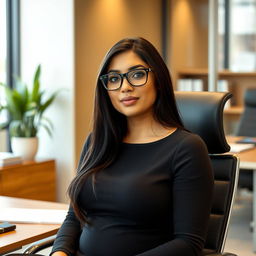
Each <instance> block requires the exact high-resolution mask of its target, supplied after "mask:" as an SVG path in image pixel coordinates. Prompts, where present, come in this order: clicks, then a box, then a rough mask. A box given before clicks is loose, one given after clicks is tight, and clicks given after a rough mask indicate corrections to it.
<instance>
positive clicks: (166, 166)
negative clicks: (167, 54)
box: [52, 38, 213, 256]
mask: <svg viewBox="0 0 256 256" xmlns="http://www.w3.org/2000/svg"><path fill="white" fill-rule="evenodd" d="M94 106H95V109H94V126H93V130H92V133H91V135H90V136H89V138H88V139H87V141H86V143H85V146H84V148H83V151H82V154H81V159H80V163H79V167H78V174H77V176H76V177H75V178H74V180H73V181H72V183H71V185H70V187H69V196H70V199H71V207H70V209H69V212H68V215H67V217H66V219H65V221H64V223H63V225H62V227H61V229H60V231H59V232H58V235H57V238H56V240H55V243H54V246H53V250H52V256H62V255H84V256H134V255H139V256H164V255H174V256H178V255H179V256H183V255H184V256H193V255H201V252H202V248H203V246H204V240H205V236H206V230H207V223H208V218H209V213H210V208H211V198H212V189H213V176H212V169H211V165H210V161H209V158H208V153H207V149H206V146H205V145H204V143H203V142H202V140H201V139H200V138H199V137H198V136H196V135H194V134H191V133H189V132H188V131H186V130H185V129H184V128H183V125H182V122H181V120H180V117H179V114H178V111H177V107H176V104H175V98H174V92H173V88H172V83H171V78H170V75H169V72H168V69H167V67H166V65H165V63H164V61H163V60H162V58H161V57H160V55H159V53H158V52H157V50H156V49H155V48H154V46H153V45H152V44H151V43H149V42H148V41H147V40H145V39H143V38H128V39H123V40H121V41H119V42H118V43H116V44H115V45H114V46H113V47H112V48H111V49H110V51H109V52H108V54H107V55H106V57H105V60H104V61H103V65H102V67H101V69H100V72H99V76H98V83H97V87H96V96H95V105H94Z"/></svg>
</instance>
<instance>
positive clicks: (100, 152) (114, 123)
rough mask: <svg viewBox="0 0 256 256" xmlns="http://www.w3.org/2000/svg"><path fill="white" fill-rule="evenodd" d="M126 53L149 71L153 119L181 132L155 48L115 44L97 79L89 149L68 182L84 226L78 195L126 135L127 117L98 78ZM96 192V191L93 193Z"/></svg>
mask: <svg viewBox="0 0 256 256" xmlns="http://www.w3.org/2000/svg"><path fill="white" fill-rule="evenodd" d="M125 51H133V52H134V53H136V54H137V55H138V56H139V57H140V58H141V59H142V60H143V61H144V62H145V63H147V64H148V65H149V67H151V68H152V70H153V73H154V77H155V86H156V88H157V98H156V101H155V103H154V107H153V109H154V111H153V114H154V118H155V120H157V121H158V122H159V123H161V124H162V125H163V126H165V127H178V128H181V129H183V124H182V122H181V119H180V116H179V114H178V110H177V107H176V102H175V97H174V92H173V86H172V81H171V77H170V74H169V71H168V68H167V66H166V65H165V63H164V61H163V59H162V57H161V56H160V54H159V53H158V51H157V50H156V48H155V47H154V46H153V45H152V44H151V43H150V42H149V41H147V40H146V39H144V38H141V37H139V38H125V39H123V40H121V41H119V42H117V43H116V44H115V45H114V46H113V47H112V48H111V49H110V50H109V52H108V53H107V54H106V56H105V58H104V60H103V62H102V66H101V67H100V71H99V74H98V77H97V85H96V94H95V101H94V117H93V130H92V133H91V135H90V143H89V147H88V150H87V152H86V154H85V156H84V158H83V159H82V163H81V164H80V168H79V170H78V173H77V175H76V177H75V178H74V179H73V181H72V182H71V184H70V186H69V189H68V193H69V197H70V199H71V205H72V206H73V209H74V211H75V213H76V215H77V217H78V219H79V220H80V221H81V222H82V223H83V222H84V223H86V222H88V220H87V218H86V212H85V211H84V210H83V209H82V208H81V206H80V203H79V201H80V200H79V194H80V192H81V189H82V187H83V185H84V183H85V181H86V179H88V177H89V176H91V177H92V186H93V189H94V188H95V187H94V184H95V183H94V181H95V174H96V173H97V172H98V171H100V170H103V169H104V168H106V167H107V166H109V165H110V164H111V163H112V162H113V161H114V160H115V159H116V157H117V155H118V152H119V148H120V145H121V142H122V140H123V137H124V136H125V135H126V133H127V121H126V117H125V116H124V115H123V114H121V113H119V112H118V111H117V110H116V109H115V108H114V107H113V106H112V103H111V101H110V98H109V96H108V93H107V91H106V89H105V88H104V87H103V86H102V84H101V81H100V79H99V76H101V75H103V74H106V73H107V71H108V67H109V65H110V62H111V60H112V59H113V57H115V56H117V55H118V54H120V53H123V52H125ZM94 192H95V191H94Z"/></svg>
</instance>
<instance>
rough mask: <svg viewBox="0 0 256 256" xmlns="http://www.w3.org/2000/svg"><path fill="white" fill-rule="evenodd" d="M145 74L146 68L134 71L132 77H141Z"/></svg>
mask: <svg viewBox="0 0 256 256" xmlns="http://www.w3.org/2000/svg"><path fill="white" fill-rule="evenodd" d="M144 76H145V71H144V70H140V71H136V72H134V73H133V75H132V78H134V79H141V78H143V77H144Z"/></svg>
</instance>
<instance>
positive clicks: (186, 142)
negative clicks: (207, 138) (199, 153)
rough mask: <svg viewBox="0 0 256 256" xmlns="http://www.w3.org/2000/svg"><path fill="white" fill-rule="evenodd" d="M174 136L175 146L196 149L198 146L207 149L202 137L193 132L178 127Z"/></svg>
mask: <svg viewBox="0 0 256 256" xmlns="http://www.w3.org/2000/svg"><path fill="white" fill-rule="evenodd" d="M175 137H176V138H175V140H176V146H177V148H190V149H192V150H196V149H198V148H204V149H207V146H206V144H205V142H204V141H203V139H202V138H201V137H200V136H199V135H197V134H195V133H192V132H189V131H187V130H183V129H179V130H178V132H177V133H176V134H175Z"/></svg>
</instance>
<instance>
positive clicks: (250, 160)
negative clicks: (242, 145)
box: [227, 136, 256, 169]
mask: <svg viewBox="0 0 256 256" xmlns="http://www.w3.org/2000/svg"><path fill="white" fill-rule="evenodd" d="M242 138H243V137H235V136H227V141H228V142H229V143H235V142H236V141H238V140H240V139H242ZM234 154H235V155H237V156H238V157H239V159H240V167H241V168H243V169H256V146H255V147H254V148H252V149H250V150H246V151H242V152H239V153H234Z"/></svg>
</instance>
